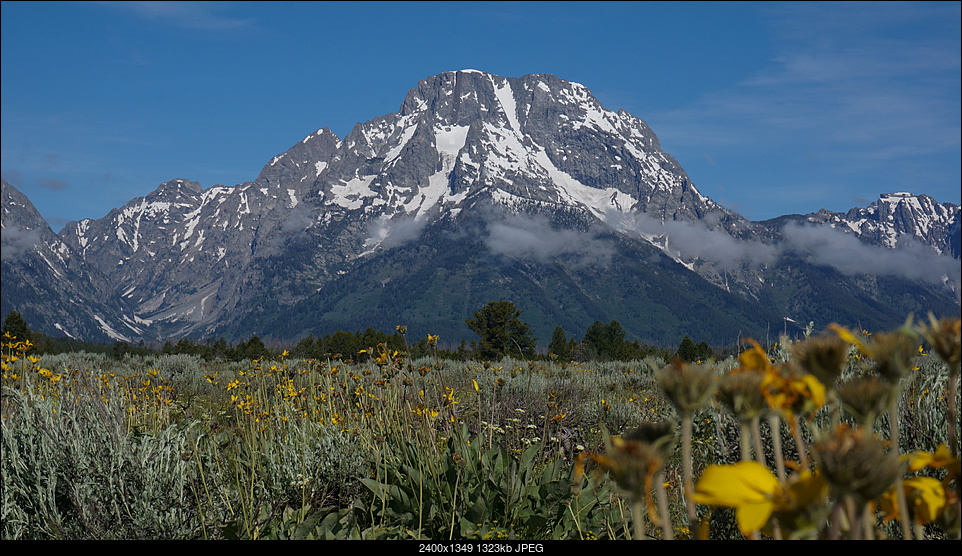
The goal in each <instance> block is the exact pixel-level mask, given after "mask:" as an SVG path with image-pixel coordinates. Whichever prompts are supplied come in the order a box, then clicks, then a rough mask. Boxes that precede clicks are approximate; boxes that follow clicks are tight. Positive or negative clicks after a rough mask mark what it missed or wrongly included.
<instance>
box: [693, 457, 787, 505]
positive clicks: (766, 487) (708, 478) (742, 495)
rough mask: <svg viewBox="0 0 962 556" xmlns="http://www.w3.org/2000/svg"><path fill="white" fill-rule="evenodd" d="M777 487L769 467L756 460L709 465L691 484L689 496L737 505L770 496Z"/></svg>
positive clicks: (704, 500) (716, 503) (711, 503)
mask: <svg viewBox="0 0 962 556" xmlns="http://www.w3.org/2000/svg"><path fill="white" fill-rule="evenodd" d="M778 488H779V486H778V479H777V478H776V477H775V475H773V474H772V472H771V470H769V469H768V468H767V467H765V466H764V465H762V464H760V463H758V462H756V461H743V462H739V463H736V464H733V465H709V466H708V467H707V468H705V471H704V472H702V474H701V477H700V478H699V480H698V484H697V485H696V486H695V492H694V496H693V499H694V500H695V502H697V503H698V504H704V505H708V506H729V507H738V506H740V505H742V504H750V503H759V502H764V501H765V500H770V499H771V497H772V496H773V495H774V493H775V492H776V491H777V490H778Z"/></svg>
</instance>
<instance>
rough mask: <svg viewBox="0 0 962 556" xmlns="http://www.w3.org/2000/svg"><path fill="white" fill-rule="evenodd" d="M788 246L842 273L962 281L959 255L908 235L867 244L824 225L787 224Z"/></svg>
mask: <svg viewBox="0 0 962 556" xmlns="http://www.w3.org/2000/svg"><path fill="white" fill-rule="evenodd" d="M782 233H783V235H784V237H785V249H786V250H788V251H791V252H793V253H796V254H798V255H800V256H802V257H803V258H804V259H805V260H807V261H809V262H811V263H814V264H819V265H826V266H831V267H832V268H834V269H836V270H838V271H839V272H841V273H842V274H846V275H855V274H863V273H865V274H876V275H882V276H897V277H901V278H908V279H910V280H925V281H928V282H931V283H936V284H937V283H941V282H942V280H943V277H948V279H949V280H950V281H951V282H953V283H954V284H959V283H960V282H962V267H960V265H959V261H958V259H955V258H953V257H949V256H945V255H939V254H938V253H936V252H935V251H934V250H933V249H932V248H931V247H928V246H926V245H923V244H921V243H919V242H918V241H914V240H912V239H911V238H909V237H902V238H900V239H899V248H897V249H889V248H886V247H881V246H875V245H867V244H865V243H862V242H861V241H860V240H859V239H858V238H857V237H855V236H854V235H852V234H847V233H844V232H841V231H838V230H836V229H834V228H828V227H825V226H801V225H797V224H788V225H786V226H784V227H783V228H782Z"/></svg>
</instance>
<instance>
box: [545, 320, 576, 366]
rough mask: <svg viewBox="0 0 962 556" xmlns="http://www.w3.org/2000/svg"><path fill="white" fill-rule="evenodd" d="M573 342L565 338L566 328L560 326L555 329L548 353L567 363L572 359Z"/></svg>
mask: <svg viewBox="0 0 962 556" xmlns="http://www.w3.org/2000/svg"><path fill="white" fill-rule="evenodd" d="M571 351H572V350H571V342H569V341H568V338H567V336H565V331H564V328H561V327H560V326H558V327H556V328H555V329H554V333H553V334H551V343H550V344H548V353H553V354H555V355H556V356H557V357H558V359H559V360H560V361H567V360H568V359H570V358H571Z"/></svg>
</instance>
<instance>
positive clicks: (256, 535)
mask: <svg viewBox="0 0 962 556" xmlns="http://www.w3.org/2000/svg"><path fill="white" fill-rule="evenodd" d="M436 342H437V337H434V336H430V337H429V338H428V344H429V345H434V344H435V343H436ZM30 347H31V346H30V345H29V343H28V342H22V341H17V340H15V339H14V338H11V337H7V338H5V339H4V342H3V346H2V364H3V375H2V400H0V413H2V433H3V434H2V466H3V469H2V471H3V473H2V480H3V485H2V486H3V492H2V515H0V517H2V538H3V539H432V540H447V539H531V540H539V539H644V538H654V539H700V538H704V539H742V538H774V539H795V538H811V539H835V538H845V539H885V538H895V539H903V538H906V539H935V538H937V539H944V538H948V539H958V538H959V534H960V509H959V508H960V506H959V500H960V495H959V488H960V487H959V485H960V470H959V466H960V463H959V462H960V458H959V436H958V431H957V429H958V419H959V418H958V410H957V408H958V404H959V388H958V381H959V365H960V359H962V356H960V321H959V319H947V320H941V321H937V320H935V319H931V318H930V319H929V320H927V321H921V322H917V323H912V322H909V323H907V324H906V325H905V327H903V328H901V329H898V330H894V331H886V332H876V333H873V334H869V333H867V332H853V331H850V330H848V329H845V328H842V327H833V328H832V329H831V330H830V331H828V332H826V333H823V334H821V335H817V336H813V335H807V336H806V337H805V338H804V339H802V340H797V341H790V340H788V339H786V338H783V339H782V341H780V342H779V343H778V344H776V345H774V346H771V347H769V348H763V347H762V346H760V345H759V344H758V343H756V342H754V341H751V340H746V341H745V344H744V349H743V351H742V352H741V353H740V355H739V356H738V357H730V358H728V359H726V360H723V361H705V362H698V363H683V362H678V361H676V362H666V361H664V360H662V359H659V358H655V357H650V358H648V359H645V360H641V361H632V362H628V363H624V362H603V363H602V362H599V363H590V364H588V363H574V362H563V361H522V360H515V359H503V360H500V361H474V362H471V361H468V362H464V361H453V360H446V359H440V358H438V357H437V356H434V357H430V356H429V357H422V358H415V359H412V358H411V357H410V356H409V355H408V354H407V353H406V352H404V351H403V350H390V349H388V348H386V347H385V346H384V345H377V346H370V348H369V349H366V350H363V352H362V353H360V354H357V356H356V357H355V359H354V362H348V361H344V360H341V359H327V360H313V359H295V358H291V357H290V356H289V355H288V354H287V353H286V352H285V353H284V354H283V355H282V356H280V357H278V358H276V359H275V360H260V359H259V360H249V361H243V362H228V361H213V362H212V361H205V360H203V359H201V358H199V357H194V356H187V355H159V356H129V355H127V356H124V357H123V358H119V359H118V358H112V357H107V356H102V355H93V354H89V353H70V354H61V355H48V356H44V357H42V358H40V357H35V356H33V355H31V353H30Z"/></svg>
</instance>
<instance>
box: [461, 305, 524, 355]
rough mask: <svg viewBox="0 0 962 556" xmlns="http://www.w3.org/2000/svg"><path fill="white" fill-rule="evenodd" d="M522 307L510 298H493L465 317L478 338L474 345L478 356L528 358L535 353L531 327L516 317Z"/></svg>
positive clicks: (519, 314) (518, 315)
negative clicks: (509, 299)
mask: <svg viewBox="0 0 962 556" xmlns="http://www.w3.org/2000/svg"><path fill="white" fill-rule="evenodd" d="M520 316H521V310H520V309H518V308H517V307H515V306H514V303H512V302H510V301H492V302H490V303H488V304H487V305H485V306H484V307H482V308H481V310H480V311H478V312H476V313H474V318H470V319H467V320H465V321H464V322H465V323H466V324H467V325H468V328H470V329H471V330H472V331H474V332H475V333H476V334H477V335H478V336H479V337H480V341H479V342H478V343H477V345H476V349H477V354H478V357H480V358H482V359H499V358H501V357H504V356H505V355H515V356H523V357H530V356H532V355H534V348H535V342H536V341H537V340H536V338H534V337H533V336H532V335H531V327H530V325H528V323H526V322H521V320H520V319H519V318H518V317H520Z"/></svg>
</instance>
